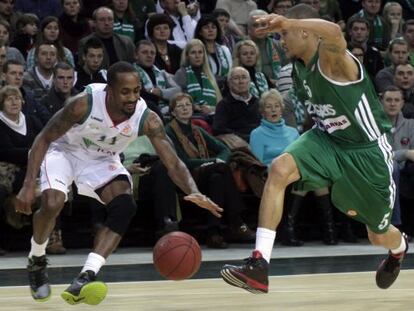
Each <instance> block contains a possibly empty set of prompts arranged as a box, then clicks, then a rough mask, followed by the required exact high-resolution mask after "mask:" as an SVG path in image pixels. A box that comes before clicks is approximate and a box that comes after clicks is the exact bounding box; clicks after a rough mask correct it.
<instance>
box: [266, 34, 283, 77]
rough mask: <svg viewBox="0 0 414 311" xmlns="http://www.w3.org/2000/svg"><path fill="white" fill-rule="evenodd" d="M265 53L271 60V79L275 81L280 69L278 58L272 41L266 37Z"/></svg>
mask: <svg viewBox="0 0 414 311" xmlns="http://www.w3.org/2000/svg"><path fill="white" fill-rule="evenodd" d="M265 40H266V53H267V55H268V56H270V57H271V58H272V78H273V79H277V77H278V76H279V72H280V68H282V66H281V64H280V56H279V53H278V51H277V49H276V45H275V44H274V43H273V39H272V38H270V37H267V38H266V39H265Z"/></svg>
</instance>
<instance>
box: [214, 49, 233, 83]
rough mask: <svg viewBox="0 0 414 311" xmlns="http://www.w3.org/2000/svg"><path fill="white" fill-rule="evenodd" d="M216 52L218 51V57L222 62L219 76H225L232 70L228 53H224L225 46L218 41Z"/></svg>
mask: <svg viewBox="0 0 414 311" xmlns="http://www.w3.org/2000/svg"><path fill="white" fill-rule="evenodd" d="M216 53H217V58H218V60H219V63H220V66H219V68H218V73H217V76H219V77H225V76H227V74H228V73H229V71H230V61H229V60H228V59H227V57H226V53H224V49H223V46H221V45H220V44H217V43H216Z"/></svg>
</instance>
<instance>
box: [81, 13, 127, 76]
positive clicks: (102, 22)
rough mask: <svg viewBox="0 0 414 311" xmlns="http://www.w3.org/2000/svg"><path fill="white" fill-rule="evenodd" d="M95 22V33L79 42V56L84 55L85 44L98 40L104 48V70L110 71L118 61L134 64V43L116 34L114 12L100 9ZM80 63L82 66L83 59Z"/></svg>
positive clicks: (94, 14)
mask: <svg viewBox="0 0 414 311" xmlns="http://www.w3.org/2000/svg"><path fill="white" fill-rule="evenodd" d="M93 20H94V23H95V29H94V32H92V33H91V34H90V35H89V36H86V37H84V38H83V39H81V40H80V41H79V50H78V53H79V55H83V53H84V52H83V50H84V48H85V43H86V42H87V41H88V40H89V39H90V38H97V39H98V40H99V41H101V43H102V45H103V46H104V60H103V63H102V68H104V69H108V67H109V66H110V65H112V64H114V63H116V62H117V61H126V62H129V63H133V62H134V50H135V46H134V43H133V42H132V40H131V39H130V38H128V37H125V36H123V35H119V34H117V33H114V12H113V11H112V10H111V9H109V8H107V7H99V8H97V9H96V10H95V11H94V13H93ZM79 62H80V65H81V66H82V65H83V62H82V59H79Z"/></svg>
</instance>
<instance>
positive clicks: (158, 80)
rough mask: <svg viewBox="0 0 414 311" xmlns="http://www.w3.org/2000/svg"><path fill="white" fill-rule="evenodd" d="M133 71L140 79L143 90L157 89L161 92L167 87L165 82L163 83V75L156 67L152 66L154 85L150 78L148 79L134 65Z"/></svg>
mask: <svg viewBox="0 0 414 311" xmlns="http://www.w3.org/2000/svg"><path fill="white" fill-rule="evenodd" d="M134 67H135V69H136V70H137V71H138V73H139V76H140V77H141V81H142V84H143V85H142V86H143V88H144V89H146V90H149V89H152V88H154V87H157V88H159V89H161V90H163V89H165V88H166V87H167V82H166V81H165V78H164V75H163V74H162V72H161V70H159V69H158V68H157V66H155V65H154V66H152V72H154V75H155V84H156V85H154V83H152V81H151V78H150V77H149V75H148V73H147V72H146V71H145V70H144V69H143V68H142V67H141V66H139V65H138V64H134Z"/></svg>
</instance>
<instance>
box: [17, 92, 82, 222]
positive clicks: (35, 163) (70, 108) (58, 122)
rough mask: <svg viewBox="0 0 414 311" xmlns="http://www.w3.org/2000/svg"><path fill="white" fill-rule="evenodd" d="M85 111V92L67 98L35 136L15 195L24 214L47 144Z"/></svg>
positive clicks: (27, 210)
mask: <svg viewBox="0 0 414 311" xmlns="http://www.w3.org/2000/svg"><path fill="white" fill-rule="evenodd" d="M87 111H88V103H87V96H86V95H85V93H81V94H79V95H77V96H75V97H72V98H69V99H68V101H67V102H66V104H65V106H64V108H63V109H61V110H60V111H58V112H57V113H56V114H55V115H54V116H53V117H52V119H50V121H49V122H48V123H47V124H46V126H45V127H44V128H43V130H42V131H41V132H40V133H39V135H38V136H37V137H36V139H35V141H34V142H33V145H32V148H31V149H30V152H29V158H28V163H27V171H26V177H25V180H24V183H23V187H22V189H21V190H20V192H19V194H18V195H17V199H18V200H17V203H16V210H18V211H19V212H22V213H25V214H30V213H31V205H32V203H33V201H34V199H35V195H34V192H35V187H36V178H37V176H38V173H39V168H40V165H41V163H42V161H43V158H44V156H45V154H46V152H47V149H48V148H49V145H50V144H51V143H52V142H53V141H54V140H56V139H58V138H59V137H61V136H62V135H63V134H65V133H66V132H67V131H68V130H69V129H70V128H71V127H72V126H73V125H74V124H76V123H78V122H79V121H80V120H82V118H83V117H84V116H85V114H86V113H87Z"/></svg>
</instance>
